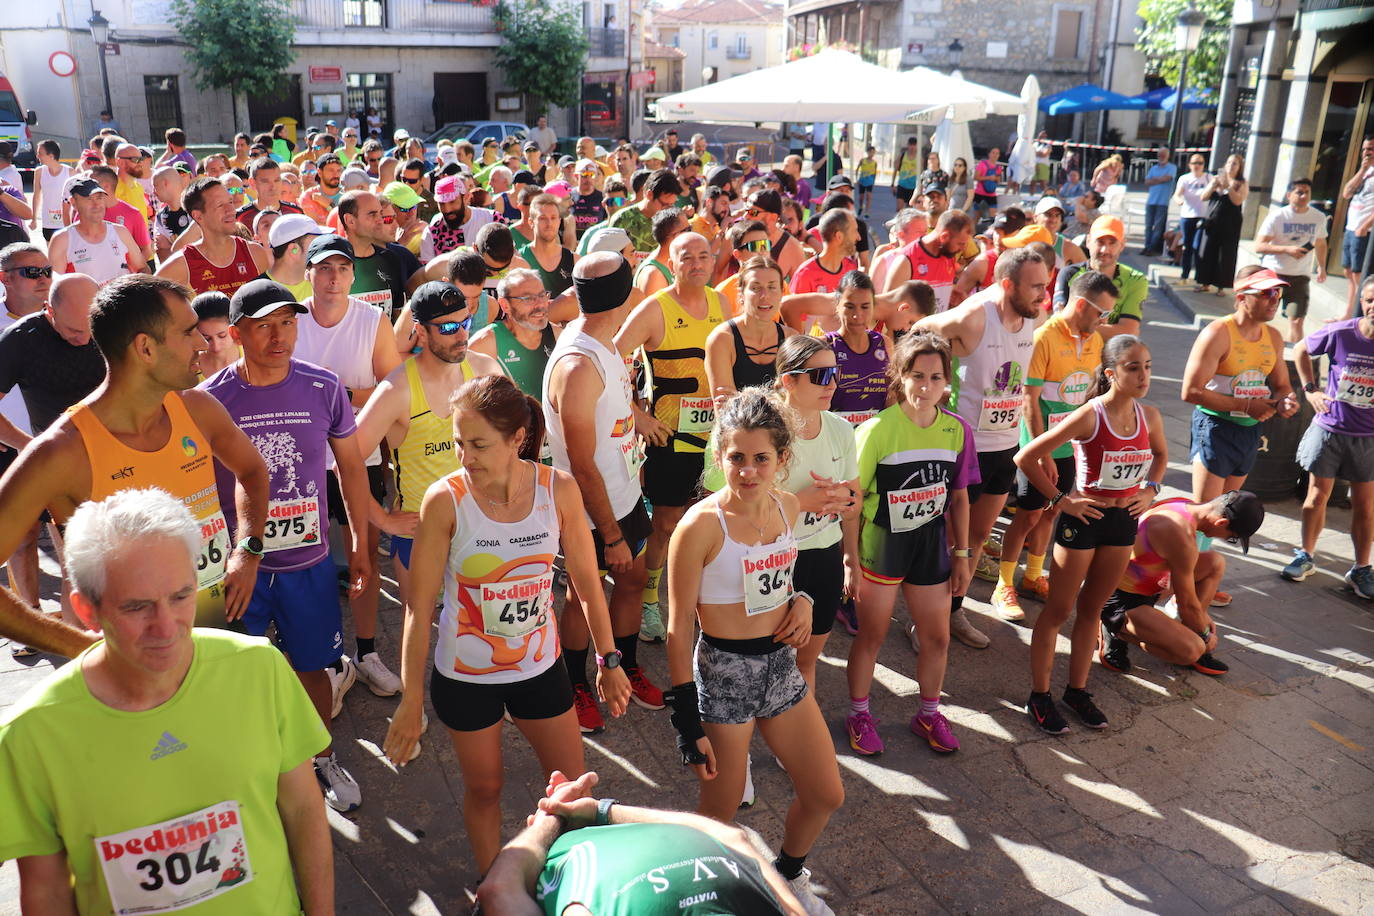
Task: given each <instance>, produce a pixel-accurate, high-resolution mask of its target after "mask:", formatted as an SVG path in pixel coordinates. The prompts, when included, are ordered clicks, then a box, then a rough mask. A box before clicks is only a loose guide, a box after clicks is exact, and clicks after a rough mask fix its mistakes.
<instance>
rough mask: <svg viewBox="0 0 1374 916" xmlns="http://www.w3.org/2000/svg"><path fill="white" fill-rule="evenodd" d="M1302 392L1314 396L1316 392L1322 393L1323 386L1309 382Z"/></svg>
mask: <svg viewBox="0 0 1374 916" xmlns="http://www.w3.org/2000/svg"><path fill="white" fill-rule="evenodd" d="M1302 390H1303V391H1306V392H1307V393H1308V394H1312V393H1313V392H1314V391H1321V390H1322V386H1321V385H1318V384H1317V383H1316V382H1315V381H1313V382H1307V383H1305V384H1304V385H1303V386H1302Z"/></svg>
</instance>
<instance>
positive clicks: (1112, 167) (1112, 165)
mask: <svg viewBox="0 0 1374 916" xmlns="http://www.w3.org/2000/svg"><path fill="white" fill-rule="evenodd" d="M1125 170H1126V164H1125V163H1124V162H1122V161H1121V157H1120V156H1118V155H1116V154H1115V153H1113V154H1112V155H1110V156H1108V157H1107V158H1106V159H1103V160H1102V161H1101V162H1099V163H1098V164H1097V168H1095V169H1093V179H1092V189H1093V190H1094V191H1096V192H1097V193H1099V194H1102V195H1105V194H1106V193H1107V189H1108V188H1110V187H1111V186H1112V185H1114V184H1118V183H1119V182H1120V181H1121V173H1122V172H1123V171H1125Z"/></svg>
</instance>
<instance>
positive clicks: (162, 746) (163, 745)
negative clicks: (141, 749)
mask: <svg viewBox="0 0 1374 916" xmlns="http://www.w3.org/2000/svg"><path fill="white" fill-rule="evenodd" d="M184 750H186V742H184V741H182V740H181V739H180V738H178V737H177V736H176V735H173V734H172V733H171V732H163V733H162V737H161V738H160V739H159V740H158V742H157V746H156V747H154V748H153V752H152V753H151V754H149V755H148V759H149V760H161V759H162V758H163V757H166V756H168V755H170V754H175V753H176V752H177V751H184Z"/></svg>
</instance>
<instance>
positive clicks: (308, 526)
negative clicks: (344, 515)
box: [262, 496, 320, 551]
mask: <svg viewBox="0 0 1374 916" xmlns="http://www.w3.org/2000/svg"><path fill="white" fill-rule="evenodd" d="M319 542H320V500H319V497H317V496H307V497H306V498H305V499H274V500H272V502H271V504H270V505H268V507H267V524H266V525H265V526H264V527H263V529H262V544H263V549H264V550H267V551H273V550H290V549H291V548H292V547H304V546H306V545H308V544H318V543H319Z"/></svg>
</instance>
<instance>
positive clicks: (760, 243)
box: [735, 239, 768, 252]
mask: <svg viewBox="0 0 1374 916" xmlns="http://www.w3.org/2000/svg"><path fill="white" fill-rule="evenodd" d="M735 250H736V251H755V252H759V251H767V250H768V239H754V240H753V241H752V242H740V243H739V244H738V245H736V246H735Z"/></svg>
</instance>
